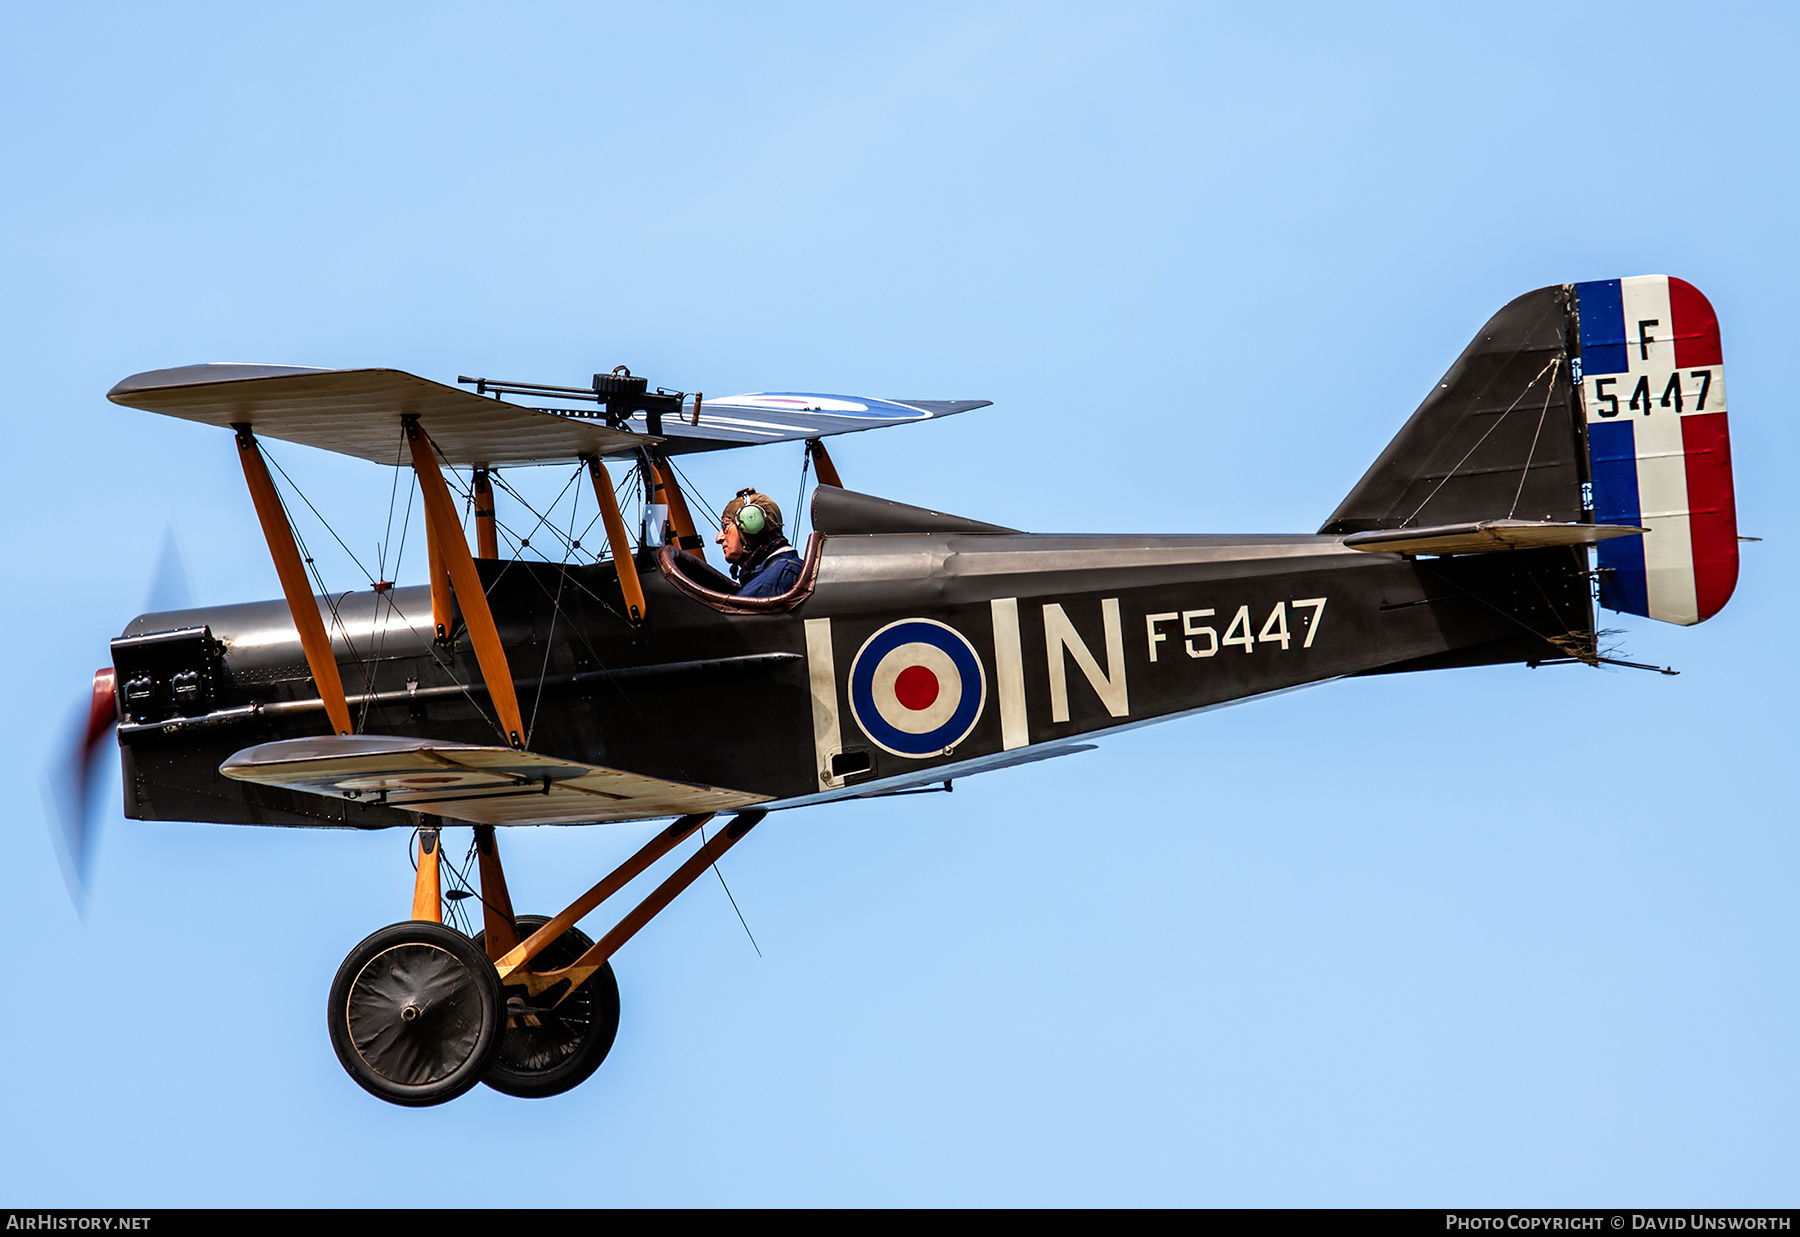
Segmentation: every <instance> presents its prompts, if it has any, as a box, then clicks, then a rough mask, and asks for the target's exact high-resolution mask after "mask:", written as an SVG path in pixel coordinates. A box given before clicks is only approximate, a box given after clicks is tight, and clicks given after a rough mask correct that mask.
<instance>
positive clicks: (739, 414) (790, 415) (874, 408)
mask: <svg viewBox="0 0 1800 1237" xmlns="http://www.w3.org/2000/svg"><path fill="white" fill-rule="evenodd" d="M991 403H993V401H992V400H986V399H906V400H889V399H873V398H871V397H869V396H866V395H813V394H808V393H806V392H800V391H760V392H757V393H755V394H751V395H727V396H725V397H724V398H723V399H704V400H702V401H700V408H699V413H698V418H697V419H696V418H695V416H694V414H693V411H692V409H691V407H690V408H689V410H688V412H687V413H686V414H685V415H683V416H681V417H672V416H665V417H664V418H663V419H662V434H663V438H664V442H663V444H662V449H663V450H664V451H667V452H668V453H669V454H671V455H677V454H683V453H686V452H691V451H718V450H722V449H724V448H726V447H748V446H753V445H755V444H757V443H762V442H791V441H793V440H795V439H800V438H828V437H830V436H831V435H833V434H851V433H855V432H856V431H857V430H872V429H880V428H882V427H883V426H888V425H906V424H908V423H910V422H913V421H932V420H935V419H937V418H938V417H949V416H954V415H955V414H957V413H959V412H968V411H969V410H970V409H972V408H986V407H987V406H988V405H989V404H991Z"/></svg>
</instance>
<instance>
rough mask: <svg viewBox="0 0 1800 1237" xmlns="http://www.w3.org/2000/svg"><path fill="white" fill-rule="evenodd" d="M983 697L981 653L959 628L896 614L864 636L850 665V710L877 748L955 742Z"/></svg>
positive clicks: (914, 748) (913, 748)
mask: <svg viewBox="0 0 1800 1237" xmlns="http://www.w3.org/2000/svg"><path fill="white" fill-rule="evenodd" d="M986 703H987V676H986V674H985V673H984V672H983V671H982V668H981V659H980V658H979V657H977V656H975V649H974V648H973V647H972V646H971V645H970V644H969V642H968V641H967V640H965V639H964V638H963V636H962V633H961V632H959V631H957V630H956V629H955V628H953V627H947V626H945V625H944V624H943V623H939V622H936V621H935V620H933V619H902V620H901V621H900V622H898V623H889V624H888V625H887V626H886V627H883V628H882V629H881V630H880V631H878V632H876V633H875V634H874V635H872V636H870V637H869V639H868V641H867V642H866V643H865V644H864V645H863V646H862V648H861V649H860V650H858V651H857V654H856V660H855V661H854V662H852V663H851V665H850V709H851V712H853V713H854V714H855V715H856V724H857V725H859V726H861V727H862V730H863V733H864V734H866V735H868V736H869V738H870V740H871V741H872V742H874V743H875V745H876V746H877V747H880V748H881V749H882V750H883V751H887V752H892V753H893V754H894V755H896V756H909V757H912V758H913V759H922V758H923V757H926V756H937V755H941V754H943V753H944V752H946V751H948V750H949V749H950V748H953V747H955V746H956V745H957V744H958V743H961V742H962V741H963V740H964V739H965V738H967V737H968V734H969V732H970V731H971V730H973V729H975V723H976V721H978V720H979V719H980V717H981V710H982V708H983V706H984V705H985V704H986Z"/></svg>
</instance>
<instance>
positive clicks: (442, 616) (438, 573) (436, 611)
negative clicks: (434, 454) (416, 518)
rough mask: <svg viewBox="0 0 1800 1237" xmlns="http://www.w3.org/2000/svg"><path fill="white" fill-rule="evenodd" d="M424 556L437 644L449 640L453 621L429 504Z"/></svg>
mask: <svg viewBox="0 0 1800 1237" xmlns="http://www.w3.org/2000/svg"><path fill="white" fill-rule="evenodd" d="M425 552H426V553H425V557H426V567H427V569H428V571H429V572H430V575H431V630H432V638H433V639H434V640H436V641H437V642H438V643H439V644H447V643H448V642H449V640H450V628H451V626H452V625H453V623H454V622H455V620H454V619H453V618H452V617H451V609H450V574H449V573H448V572H447V571H445V570H444V552H443V551H442V550H440V549H438V528H437V522H436V521H435V520H433V519H432V518H431V506H430V504H427V505H426V507H425Z"/></svg>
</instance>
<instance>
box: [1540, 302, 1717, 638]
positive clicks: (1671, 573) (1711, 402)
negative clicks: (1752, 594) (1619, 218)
mask: <svg viewBox="0 0 1800 1237" xmlns="http://www.w3.org/2000/svg"><path fill="white" fill-rule="evenodd" d="M1575 293H1576V298H1577V312H1578V313H1579V315H1580V322H1581V394H1582V403H1583V405H1584V408H1585V411H1586V419H1587V435H1588V463H1589V465H1590V470H1591V475H1592V477H1593V483H1594V514H1595V518H1596V519H1597V520H1598V521H1599V522H1600V523H1602V524H1634V525H1639V526H1641V527H1644V528H1647V529H1649V530H1650V531H1649V532H1647V533H1645V534H1644V535H1643V536H1642V537H1615V538H1611V539H1609V540H1607V541H1603V542H1601V543H1600V547H1599V555H1600V568H1601V574H1600V602H1601V604H1602V605H1604V606H1607V607H1608V608H1610V609H1613V610H1621V611H1624V612H1626V613H1628V614H1642V615H1645V616H1647V617H1649V618H1653V619H1660V620H1662V621H1663V622H1665V623H1680V624H1683V625H1688V624H1693V623H1698V622H1700V621H1702V620H1703V619H1707V618H1711V617H1712V616H1713V615H1714V614H1717V613H1718V612H1719V611H1720V610H1721V609H1723V608H1724V605H1725V603H1726V602H1727V601H1728V600H1730V598H1731V593H1732V590H1733V589H1734V588H1735V587H1736V586H1737V572H1738V557H1737V507H1736V501H1735V499H1734V497H1733V493H1732V485H1731V439H1730V435H1729V434H1728V433H1727V430H1726V425H1725V369H1724V364H1723V360H1722V352H1721V349H1720V346H1719V321H1718V318H1717V316H1716V315H1715V314H1714V313H1713V308H1712V305H1711V304H1709V303H1708V302H1707V299H1706V298H1705V297H1704V296H1702V295H1701V294H1700V290H1699V289H1698V288H1695V287H1694V286H1693V285H1692V284H1690V283H1686V282H1684V281H1683V280H1680V279H1672V278H1670V277H1669V276H1667V275H1638V276H1635V277H1632V278H1629V279H1608V280H1599V281H1596V282H1593V283H1582V284H1576V285H1575Z"/></svg>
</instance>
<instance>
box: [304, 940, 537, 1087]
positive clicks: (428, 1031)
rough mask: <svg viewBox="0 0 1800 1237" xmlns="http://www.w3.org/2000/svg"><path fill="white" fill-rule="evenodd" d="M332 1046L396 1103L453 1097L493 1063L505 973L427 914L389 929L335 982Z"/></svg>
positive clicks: (362, 1082)
mask: <svg viewBox="0 0 1800 1237" xmlns="http://www.w3.org/2000/svg"><path fill="white" fill-rule="evenodd" d="M327 1009H328V1016H329V1020H330V1029H331V1046H332V1047H333V1048H335V1049H336V1050H337V1055H338V1060H339V1061H340V1062H342V1063H343V1066H344V1069H345V1070H347V1071H349V1074H350V1077H351V1078H353V1079H355V1080H356V1083H357V1085H358V1086H360V1087H362V1088H363V1089H364V1090H365V1091H368V1092H369V1093H370V1094H372V1095H375V1096H378V1097H380V1098H381V1099H384V1100H387V1101H388V1102H389V1103H391V1104H404V1105H406V1106H408V1107H412V1108H423V1107H426V1106H428V1105H431V1104H442V1103H445V1102H446V1101H448V1100H453V1099H455V1098H456V1097H457V1096H459V1095H461V1094H462V1093H463V1092H465V1091H467V1090H468V1089H469V1088H471V1087H473V1086H474V1085H475V1084H476V1083H478V1082H480V1081H481V1080H482V1077H483V1076H484V1075H485V1074H486V1073H487V1072H488V1069H489V1067H490V1066H491V1065H492V1064H493V1061H494V1055H495V1053H496V1052H498V1051H499V1049H500V1041H501V1035H502V1032H503V1031H504V1030H505V1016H504V1005H503V1003H502V1000H501V996H500V977H499V976H498V975H497V974H496V973H495V971H494V964H493V963H492V962H490V961H489V960H488V957H487V955H486V954H485V953H483V952H482V951H481V948H480V946H478V945H476V944H475V943H474V942H473V941H471V940H469V938H468V937H466V936H464V935H462V934H461V933H460V932H456V931H453V930H452V929H450V928H446V927H444V926H443V925H442V924H437V923H431V922H428V921H425V920H414V921H412V922H409V923H397V924H393V925H391V926H389V927H386V928H383V929H381V930H380V931H379V932H376V933H375V934H374V935H373V936H370V937H369V938H368V939H367V940H365V941H363V942H362V944H360V945H358V946H357V947H356V948H355V949H352V950H351V951H350V956H349V957H347V958H345V959H344V963H343V965H342V966H340V967H339V968H338V973H337V978H336V979H334V980H333V981H332V984H331V999H330V1002H329V1004H328V1007H327Z"/></svg>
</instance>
